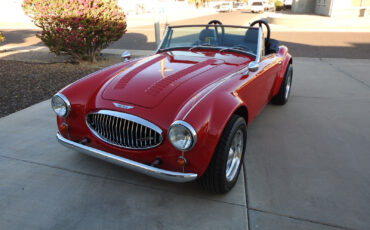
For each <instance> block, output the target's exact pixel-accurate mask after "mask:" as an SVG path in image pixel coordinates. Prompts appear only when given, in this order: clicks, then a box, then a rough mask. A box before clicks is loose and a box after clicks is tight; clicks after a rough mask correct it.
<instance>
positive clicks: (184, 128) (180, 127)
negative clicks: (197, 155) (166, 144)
mask: <svg viewBox="0 0 370 230" xmlns="http://www.w3.org/2000/svg"><path fill="white" fill-rule="evenodd" d="M176 129H177V130H176ZM176 131H177V132H184V133H186V135H184V136H188V137H190V138H189V141H190V142H186V143H185V144H186V145H185V146H183V147H181V146H180V145H179V144H177V143H176V142H175V140H174V136H173V135H176V133H173V132H176ZM167 134H168V139H169V141H170V143H171V144H172V146H173V147H175V148H176V149H177V150H180V151H183V152H185V151H190V150H191V149H192V148H194V146H195V144H196V143H197V133H196V132H195V129H194V128H193V127H192V126H191V125H190V124H189V123H187V122H185V121H180V120H178V121H175V122H173V123H172V124H171V125H170V127H169V128H168V133H167Z"/></svg>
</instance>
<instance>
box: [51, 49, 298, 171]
mask: <svg viewBox="0 0 370 230" xmlns="http://www.w3.org/2000/svg"><path fill="white" fill-rule="evenodd" d="M290 59H291V56H290V54H289V53H288V50H287V48H286V47H281V48H280V50H279V53H277V54H272V55H269V56H267V57H265V58H263V59H262V61H261V62H260V70H259V71H258V72H254V73H253V72H249V73H248V74H244V73H245V72H244V71H243V72H240V73H238V74H235V75H233V76H231V77H230V75H231V74H233V73H236V72H238V71H239V70H242V69H245V68H246V67H247V66H248V63H249V62H251V61H253V58H251V57H249V56H246V55H243V54H238V53H233V52H227V51H225V52H222V53H220V52H218V51H214V50H197V51H196V52H194V51H193V52H190V51H187V50H177V51H172V52H163V53H159V54H156V55H154V56H151V57H147V58H142V59H139V60H134V61H130V62H127V63H120V64H118V65H115V66H113V67H110V68H107V69H105V70H103V71H99V72H97V73H95V74H92V75H90V76H88V77H86V78H84V79H82V80H79V81H77V82H75V83H73V84H72V85H70V86H68V87H66V88H65V89H63V90H62V91H61V93H62V94H64V95H65V96H66V97H67V98H68V100H69V101H70V103H71V107H72V110H71V113H70V115H69V116H68V117H67V118H65V119H63V118H57V121H58V126H59V125H60V124H61V123H62V122H66V123H67V124H68V125H69V129H68V131H69V137H68V136H66V135H64V137H65V138H70V139H71V140H74V141H80V140H82V139H83V138H85V137H88V138H89V139H90V140H91V142H90V143H89V144H88V145H90V146H92V147H95V148H98V149H101V150H104V151H107V152H110V153H112V154H116V155H119V156H123V157H126V158H129V159H132V160H135V161H138V162H142V163H149V162H153V161H154V160H155V159H156V158H161V159H162V164H161V165H159V167H160V168H163V169H167V170H173V171H182V168H181V167H180V166H179V164H178V157H179V156H180V155H181V152H180V151H178V150H176V149H175V148H174V147H173V146H172V145H171V143H170V142H169V140H168V138H167V129H168V128H169V126H170V125H171V124H172V123H173V122H174V121H175V120H184V121H186V122H188V123H189V124H191V125H192V126H193V127H194V129H195V130H196V132H197V137H198V141H197V143H196V145H195V147H194V148H193V149H192V150H191V151H188V152H185V157H186V159H187V160H188V162H187V165H186V167H185V170H186V172H194V173H198V174H199V175H202V174H203V173H204V171H205V170H206V169H207V166H208V164H209V162H210V159H211V157H212V154H213V152H214V150H215V147H216V145H217V143H218V139H219V137H220V135H221V133H222V131H223V129H224V127H225V125H226V123H227V121H228V119H229V118H230V116H231V115H232V114H233V113H234V112H235V111H236V110H237V109H238V108H240V107H241V106H244V107H245V108H246V109H247V111H248V119H247V123H248V124H249V123H250V122H251V121H252V120H253V118H254V117H255V116H256V115H257V114H258V113H259V112H260V111H261V110H262V109H263V107H264V106H265V105H266V104H267V103H268V101H269V100H270V99H271V97H272V96H274V95H275V94H276V93H277V91H278V89H279V87H280V84H281V81H282V77H283V76H284V73H285V69H286V66H287V64H288V63H289V61H290ZM280 60H281V64H279V61H280ZM245 70H247V69H245ZM113 102H119V103H123V104H126V105H132V106H134V108H133V109H130V110H125V109H120V108H116V107H115V106H114V105H113ZM100 109H107V110H115V111H121V112H124V113H130V114H133V115H136V116H139V117H141V118H143V119H145V120H148V121H150V122H152V123H153V124H155V125H157V126H158V127H160V128H161V129H162V130H163V137H164V141H163V143H162V144H161V145H160V146H158V147H156V148H154V149H149V150H127V149H123V148H118V147H115V146H112V145H109V144H107V143H105V142H102V141H101V140H99V139H98V138H96V137H95V136H94V135H93V134H92V133H91V132H90V130H89V129H88V127H87V125H86V122H85V115H86V114H87V113H89V112H93V111H97V110H100Z"/></svg>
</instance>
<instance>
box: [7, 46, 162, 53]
mask: <svg viewBox="0 0 370 230" xmlns="http://www.w3.org/2000/svg"><path fill="white" fill-rule="evenodd" d="M125 51H129V52H130V53H131V55H132V56H148V55H152V54H153V53H154V52H155V51H154V50H134V49H104V50H102V53H103V54H110V55H117V56H120V55H121V54H122V53H123V52H125ZM0 52H14V53H25V52H42V53H50V51H49V48H47V47H45V46H8V45H5V46H2V47H0Z"/></svg>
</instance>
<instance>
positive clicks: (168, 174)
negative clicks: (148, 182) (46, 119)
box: [57, 132, 198, 182]
mask: <svg viewBox="0 0 370 230" xmlns="http://www.w3.org/2000/svg"><path fill="white" fill-rule="evenodd" d="M57 139H58V141H59V143H61V144H62V145H64V146H66V147H68V148H71V149H74V150H77V151H79V152H82V153H84V154H86V155H89V156H92V157H96V158H99V159H101V160H104V161H108V162H110V163H113V164H116V165H119V166H123V167H125V168H127V169H131V170H133V171H136V172H139V173H143V174H145V175H148V176H151V177H155V178H158V179H161V180H167V181H172V182H188V181H193V180H195V179H196V178H197V177H198V174H196V173H181V172H173V171H168V170H163V169H159V168H156V167H153V166H149V165H146V164H142V163H139V162H136V161H133V160H130V159H126V158H123V157H120V156H116V155H113V154H111V153H107V152H105V151H102V150H99V149H95V148H92V147H89V146H86V145H83V144H80V143H77V142H74V141H71V140H68V139H66V138H64V137H63V136H62V135H61V134H60V133H59V132H58V133H57Z"/></svg>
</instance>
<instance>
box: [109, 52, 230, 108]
mask: <svg viewBox="0 0 370 230" xmlns="http://www.w3.org/2000/svg"><path fill="white" fill-rule="evenodd" d="M223 63H224V61H223V60H219V59H214V58H199V57H185V58H184V57H182V59H176V60H175V59H174V57H173V56H170V55H165V54H161V55H156V56H154V57H151V58H147V59H144V60H142V61H140V62H139V63H136V64H134V65H133V66H131V67H129V68H128V69H127V70H125V71H123V72H122V73H120V74H119V75H117V76H116V77H114V78H113V79H112V80H111V81H110V82H109V83H108V84H107V85H106V86H105V89H104V92H103V94H102V97H103V98H104V99H107V100H112V101H119V102H124V103H128V104H133V105H138V106H142V107H146V108H153V107H155V106H157V105H159V104H160V103H161V102H162V101H163V99H164V98H165V97H167V96H168V95H169V94H170V93H171V92H172V91H173V90H175V89H176V88H177V87H179V86H180V85H181V84H184V83H185V82H187V81H189V80H190V79H192V78H194V77H196V76H198V75H199V74H201V73H203V72H205V71H208V70H210V69H211V68H214V67H216V66H218V65H220V64H223Z"/></svg>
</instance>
